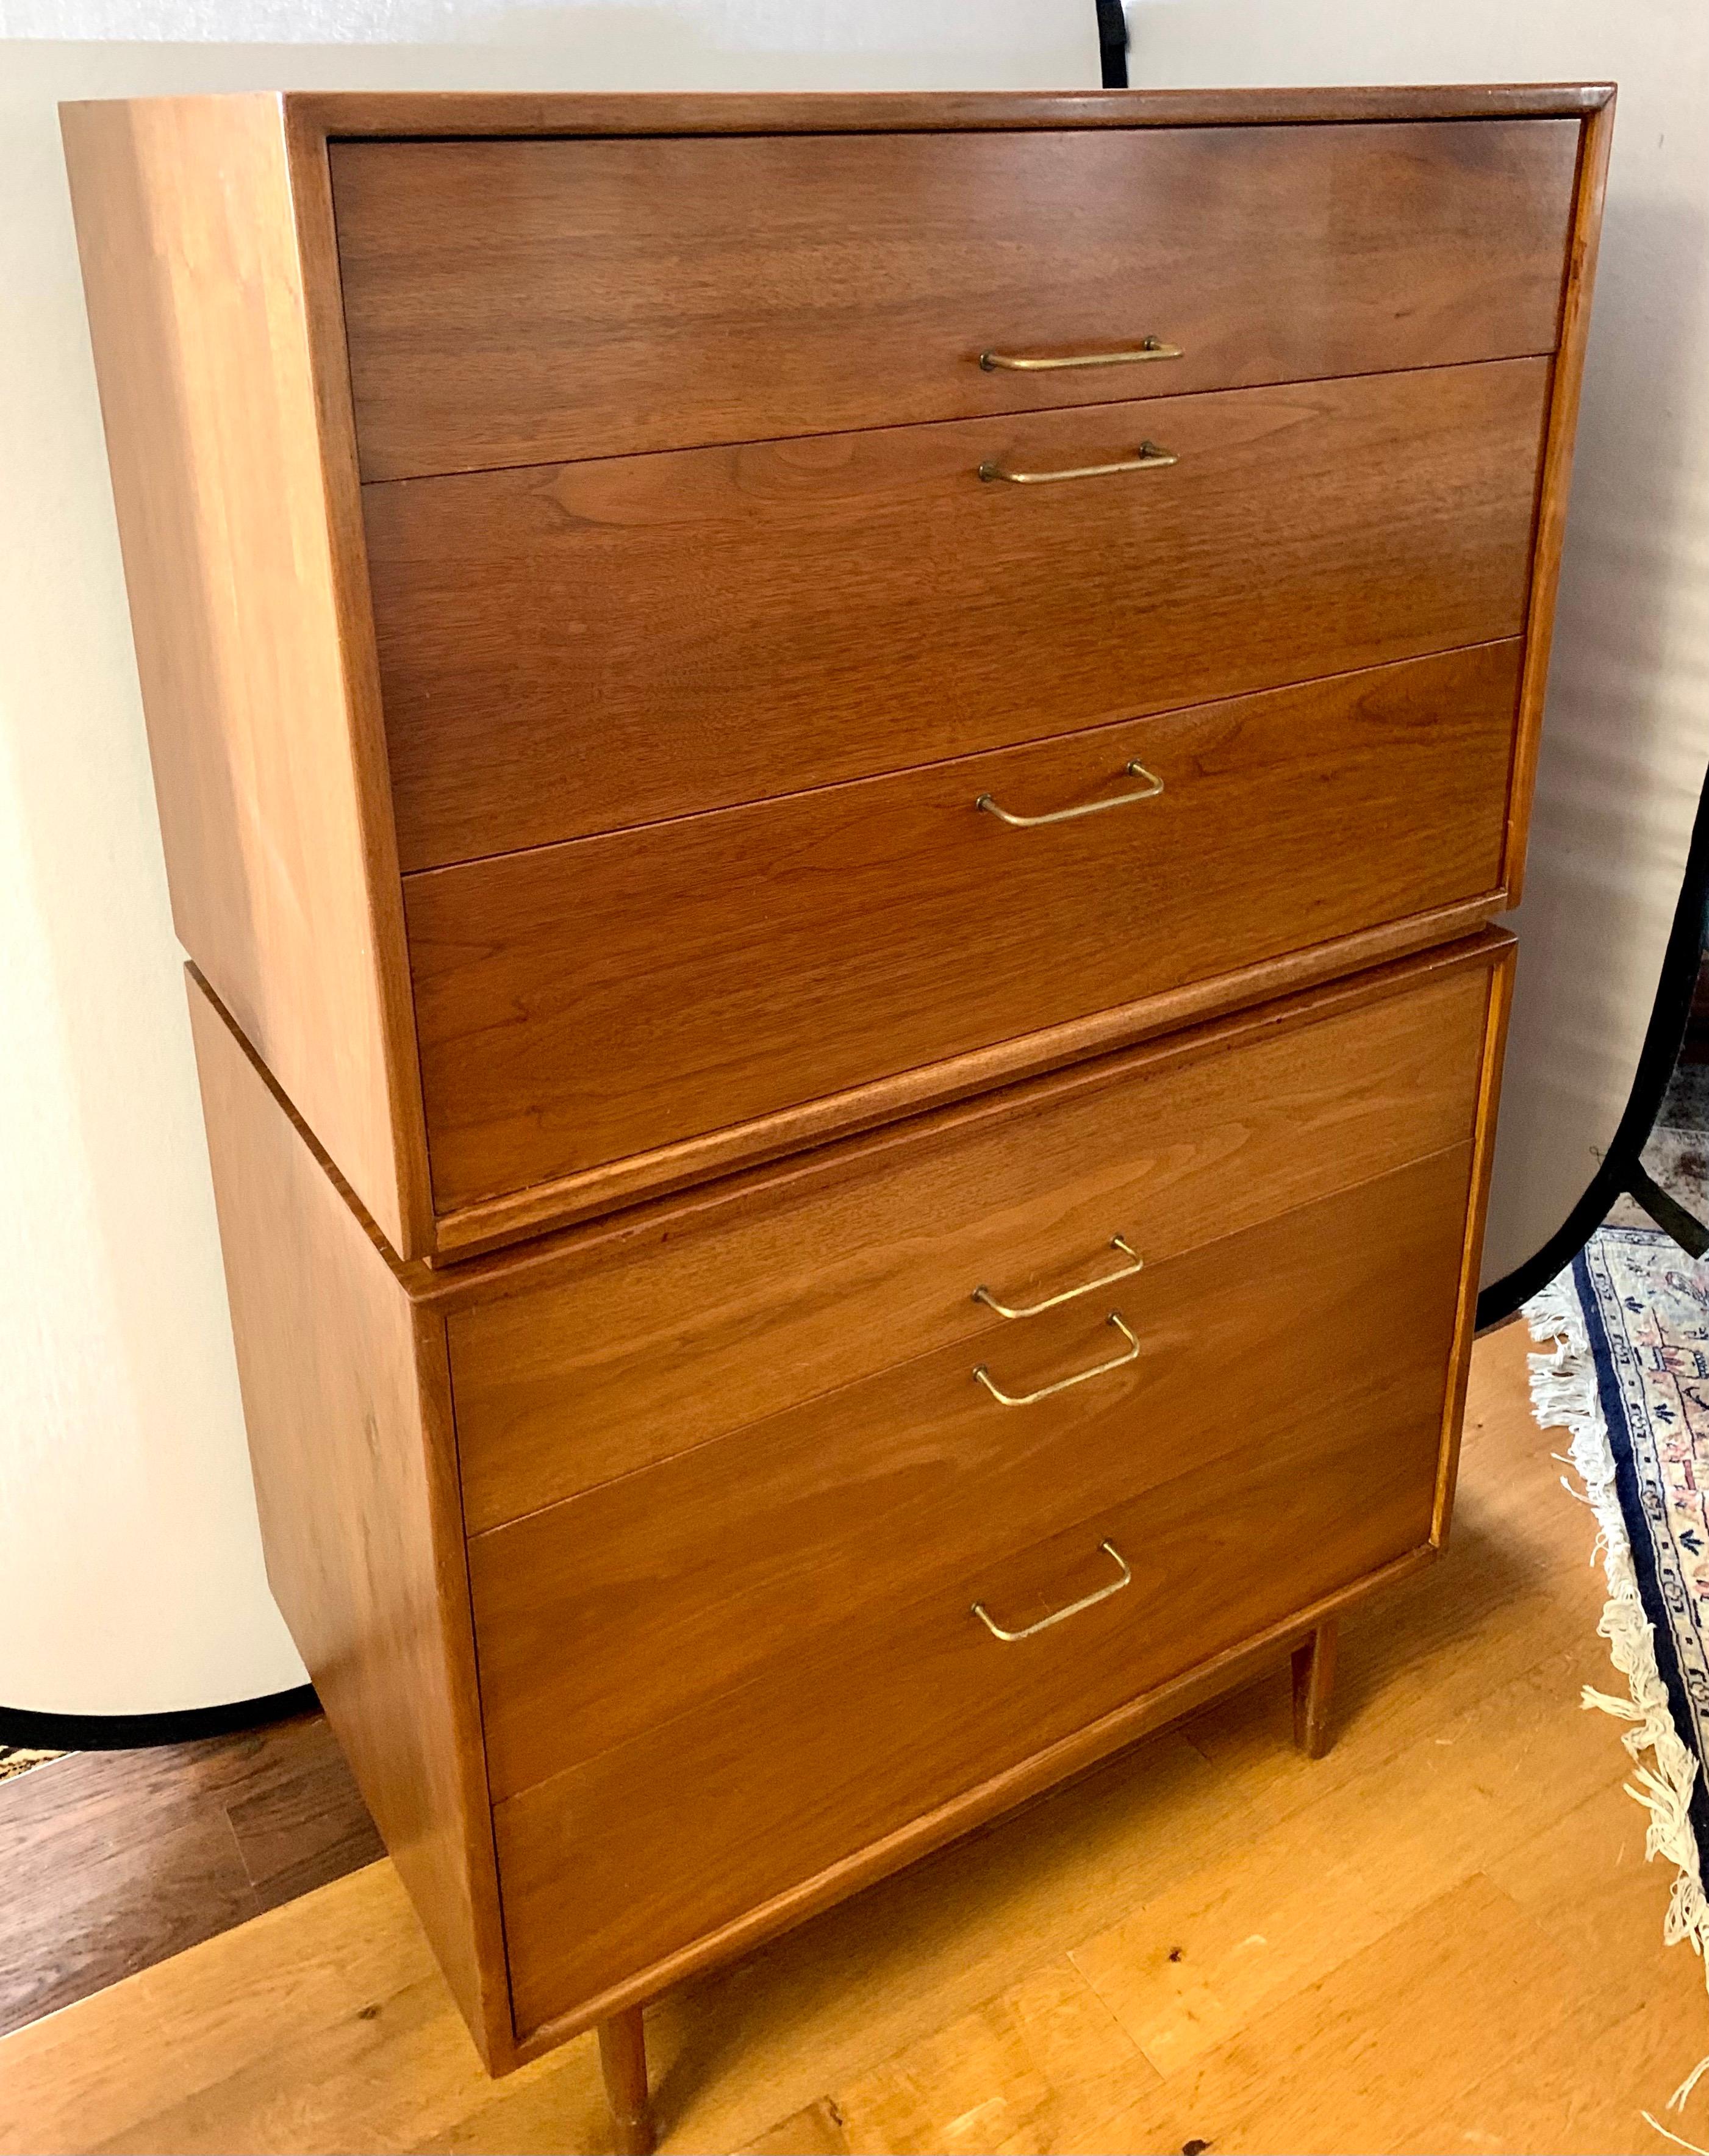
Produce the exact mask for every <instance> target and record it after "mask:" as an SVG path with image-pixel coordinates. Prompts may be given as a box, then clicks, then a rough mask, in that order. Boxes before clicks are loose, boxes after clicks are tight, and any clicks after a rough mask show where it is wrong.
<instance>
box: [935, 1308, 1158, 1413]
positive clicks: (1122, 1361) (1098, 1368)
mask: <svg viewBox="0 0 1709 2156" xmlns="http://www.w3.org/2000/svg"><path fill="white" fill-rule="evenodd" d="M1109 1322H1110V1323H1111V1325H1113V1326H1114V1327H1115V1328H1116V1331H1117V1332H1119V1333H1120V1334H1121V1337H1122V1338H1123V1339H1124V1340H1125V1341H1126V1342H1127V1353H1126V1354H1125V1355H1112V1356H1111V1358H1110V1360H1109V1361H1108V1362H1107V1363H1094V1364H1093V1365H1092V1367H1091V1369H1090V1370H1076V1371H1075V1373H1074V1375H1073V1376H1072V1377H1071V1378H1058V1379H1057V1380H1056V1382H1055V1384H1054V1385H1041V1386H1040V1387H1039V1390H1038V1391H1037V1392H1036V1393H1006V1392H1004V1391H1003V1388H1002V1387H1001V1386H1000V1385H999V1384H998V1382H997V1380H996V1379H995V1378H993V1376H992V1374H991V1373H990V1371H989V1370H988V1369H987V1368H986V1367H985V1365H984V1364H983V1363H981V1364H980V1365H979V1367H978V1369H977V1370H975V1371H974V1373H973V1375H974V1376H975V1377H976V1378H978V1380H979V1383H981V1384H982V1385H983V1387H984V1388H985V1389H986V1391H987V1392H988V1393H989V1394H990V1395H991V1397H992V1399H993V1400H995V1401H996V1403H997V1404H998V1407H1000V1408H1029V1407H1031V1405H1032V1404H1033V1402H1034V1400H1048V1399H1050V1397H1051V1395H1052V1394H1055V1393H1065V1392H1066V1391H1067V1390H1068V1389H1069V1387H1070V1385H1083V1384H1085V1383H1086V1381H1087V1379H1088V1378H1107V1377H1108V1376H1109V1374H1110V1373H1111V1371H1112V1370H1119V1369H1121V1368H1124V1366H1125V1365H1126V1364H1127V1363H1137V1361H1138V1360H1139V1340H1138V1337H1137V1335H1136V1334H1134V1333H1132V1332H1129V1331H1128V1329H1127V1327H1126V1326H1125V1325H1124V1324H1123V1323H1122V1322H1121V1312H1120V1311H1119V1310H1112V1311H1111V1312H1110V1317H1109Z"/></svg>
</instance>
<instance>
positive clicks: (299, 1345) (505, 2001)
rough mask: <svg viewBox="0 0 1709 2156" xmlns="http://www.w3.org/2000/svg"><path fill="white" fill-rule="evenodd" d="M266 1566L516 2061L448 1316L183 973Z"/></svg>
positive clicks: (398, 1855)
mask: <svg viewBox="0 0 1709 2156" xmlns="http://www.w3.org/2000/svg"><path fill="white" fill-rule="evenodd" d="M188 988H189V999H190V1015H191V1024H192V1031H193V1034H194V1036H195V1043H196V1060H197V1065H198V1071H199V1073H200V1077H201V1084H202V1095H203V1108H204V1111H205V1113H206V1116H207V1122H208V1150H209V1153H210V1156H211V1158H212V1162H213V1183H214V1194H215V1199H216V1202H217V1204H218V1213H219V1225H220V1240H221V1243H222V1246H223V1251H224V1256H225V1271H226V1280H227V1284H228V1289H229V1292H230V1296H231V1306H232V1323H233V1330H234V1334H235V1337H236V1342H237V1351H238V1369H239V1380H240V1383H241V1386H242V1390H243V1399H244V1417H245V1421H246V1423H247V1425H248V1430H249V1455H250V1460H251V1464H252V1466H253V1469H254V1478H255V1494H256V1500H257V1504H258V1507H259V1512H260V1517H261V1531H262V1540H263V1543H264V1549H265V1552H266V1559H267V1576H268V1579H269V1584H271V1586H272V1589H273V1592H274V1594H275V1598H276V1599H277V1600H278V1603H279V1605H280V1609H281V1611H282V1612H283V1614H284V1616H285V1621H286V1623H287V1624H288V1625H289V1626H290V1632H291V1636H292V1638H293V1639H294V1640H295V1642H296V1645H297V1648H298V1650H299V1651H300V1654H301V1655H302V1657H303V1660H304V1661H305V1663H306V1664H307V1666H308V1668H309V1672H310V1676H312V1677H313V1679H314V1681H315V1686H316V1691H318V1693H319V1694H320V1697H321V1704H322V1705H323V1706H324V1707H325V1708H326V1714H327V1717H328V1719H329V1720H330V1721H331V1724H332V1727H333V1728H334V1730H335V1732H336V1734H337V1737H338V1739H339V1742H340V1743H341V1745H342V1746H343V1748H344V1750H345V1752H346V1755H347V1756H348V1758H349V1759H350V1763H351V1765H352V1768H353V1769H354V1771H355V1774H356V1778H357V1783H358V1784H359V1785H360V1787H361V1789H362V1795H363V1797H364V1798H365V1799H366V1800H367V1805H368V1808H369V1809H370V1810H371V1811H372V1814H373V1815H374V1819H375V1821H376V1823H377V1825H378V1827H379V1829H380V1831H381V1833H382V1835H383V1836H384V1838H385V1841H386V1845H387V1849H388V1850H389V1851H390V1852H391V1856H392V1859H393V1862H394V1863H395V1864H396V1865H397V1866H398V1871H399V1872H400V1873H401V1874H402V1876H403V1881H404V1883H405V1885H406V1886H408V1889H409V1892H410V1894H411V1896H412V1897H413V1900H414V1902H415V1905H416V1908H417V1910H418V1912H419V1914H420V1917H421V1920H422V1923H423V1928H424V1929H425V1930H426V1932H427V1934H428V1937H429V1939H430V1941H431V1942H432V1944H433V1947H434V1952H435V1953H436V1954H437V1955H438V1957H439V1963H440V1966H441V1967H442V1968H443V1969H444V1973H445V1976H446V1979H447V1981H448V1982H449V1984H450V1987H451V1989H452V1991H453V1992H454V1994H455V1996H456V1999H457V2001H458V2004H459V2006H460V2007H461V2008H462V2010H463V2012H464V2015H465V2017H466V2018H467V2020H468V2021H469V2024H470V2030H471V2031H472V2033H473V2034H474V2036H475V2041H476V2043H477V2045H478V2046H480V2050H481V2052H482V2056H483V2057H484V2058H485V2060H486V2061H487V2064H488V2066H489V2067H490V2069H491V2070H492V2071H504V2069H505V2068H506V2067H507V2066H510V2065H511V2064H513V2063H514V2057H513V2040H512V2036H511V2022H510V2006H509V1995H508V1989H507V1986H506V1976H505V1969H504V1953H503V1945H502V1939H501V1935H500V1926H499V1917H498V1908H497V1899H496V1886H495V1876H494V1866H493V1853H492V1829H491V1817H490V1809H489V1805H488V1799H487V1793H486V1780H485V1762H484V1758H483V1755H482V1752H481V1747H480V1717H479V1708H478V1703H477V1699H476V1692H475V1659H474V1646H473V1640H472V1635H471V1631H470V1614H469V1589H468V1577H467V1571H466V1566H465V1561H464V1544H463V1532H462V1514H461V1506H460V1501H459V1496H458V1488H457V1470H456V1460H455V1447H454V1437H453V1433H452V1428H451V1421H450V1396H449V1380H448V1378H447V1376H446V1373H445V1348H444V1321H443V1319H442V1318H440V1317H439V1316H438V1315H437V1314H436V1313H435V1312H431V1311H425V1310H422V1309H420V1308H419V1307H418V1306H416V1305H415V1304H413V1302H412V1301H411V1299H410V1297H409V1296H408V1292H407V1291H406V1290H405V1288H404V1287H403V1286H402V1285H401V1284H400V1282H399V1281H398V1276H397V1275H396V1272H395V1271H394V1270H393V1266H392V1265H391V1264H390V1263H389V1262H388V1260H387V1257H386V1256H385V1255H384V1254H383V1253H382V1250H380V1249H379V1248H378V1247H377V1245H376V1244H375V1242H374V1240H373V1238H372V1235H370V1233H369V1232H368V1230H367V1229H366V1228H365V1227H364V1226H363V1224H362V1222H361V1221H360V1220H359V1219H358V1218H357V1215H356V1214H354V1213H353V1212H352V1210H351V1209H350V1207H349V1206H348V1205H347V1204H346V1202H345V1200H344V1199H343V1198H342V1197H341V1195H340V1193H338V1191H337V1189H336V1188H335V1186H334V1184H333V1183H332V1182H331V1179H330V1178H328V1177H327V1175H326V1173H325V1172H324V1170H323V1169H322V1168H321V1166H320V1164H319V1163H317V1162H316V1159H315V1158H314V1157H313V1155H312V1153H311V1152H310V1150H309V1147H307V1145H306V1144H305V1142H304V1141H303V1139H302V1138H301V1137H300V1135H299V1133H298V1132H297V1131H296V1129H295V1127H293V1125H292V1123H291V1121H290V1117H289V1116H288V1115H287V1114H286V1112H285V1110H284V1109H283V1108H282V1107H281V1106H280V1103H279V1101H277V1100H276V1099H275V1097H274V1096H273V1094H272V1093H271V1091H269V1087H268V1085H267V1082H266V1081H265V1079H264V1077H263V1075H262V1074H261V1072H260V1071H259V1070H258V1068H257V1067H256V1065H255V1064H254V1061H253V1060H252V1059H251V1057H250V1056H249V1053H248V1052H247V1050H245V1048H244V1045H243V1044H242V1042H241V1041H240V1040H239V1039H238V1038H237V1036H236V1034H234V1031H233V1030H232V1029H231V1027H230V1025H229V1024H228V1022H227V1020H226V1019H225V1018H224V1016H223V1014H222V1013H221V1012H220V1010H219V1009H218V1006H217V1005H216V1004H215V1003H214V1001H213V998H212V997H211V996H210V995H209V994H208V991H207V989H206V988H205V987H204V986H203V983H201V982H200V980H199V979H198V978H197V976H196V974H195V973H194V971H193V969H192V971H191V972H190V973H189V976H188Z"/></svg>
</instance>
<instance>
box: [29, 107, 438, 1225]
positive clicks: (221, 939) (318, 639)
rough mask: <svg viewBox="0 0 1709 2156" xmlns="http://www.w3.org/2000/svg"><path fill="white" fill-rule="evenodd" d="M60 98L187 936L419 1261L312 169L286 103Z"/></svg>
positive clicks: (399, 1027)
mask: <svg viewBox="0 0 1709 2156" xmlns="http://www.w3.org/2000/svg"><path fill="white" fill-rule="evenodd" d="M61 111H62V124H63V127H64V138H65V150H66V160H67V163H68V166H69V172H70V176H71V192H72V200H73V204H74V208H75V211H76V215H77V226H78V239H79V247H80V252H81V254H82V258H83V271H84V288H85V294H86V296H87V300H88V305H89V314H90V326H91V329H92V331H93V334H94V341H95V364H96V372H97V376H98V378H99V381H100V393H101V408H102V413H103V416H104V418H105V424H106V435H107V450H108V458H109V462H110V465H111V469H112V475H113V491H114V498H115V504H116V506H117V510H118V516H119V531H120V537H121V542H122V544H123V548H124V555H125V572H126V583H127V584H128V586H129V589H130V596H131V624H132V628H133V630H134V632H135V636H136V654H137V665H138V669H139V671H140V674H141V685H142V698H143V707H144V711H145V713H146V718H147V723H148V731H149V747H150V751H151V757H152V760H153V765H154V780H155V793H156V799H157V803H158V806H159V810H160V819H161V829H162V836H163V838H164V840H165V844H166V858H167V879H168V882H169V884H170V886H171V891H172V918H173V922H174V925H175V927H176V928H177V933H178V936H179V937H180V938H181V940H182V942H183V943H184V945H185V947H186V948H187V950H188V951H189V952H191V953H192V956H193V957H194V958H195V959H196V962H197V963H198V965H199V966H200V967H201V968H202V969H203V972H204V973H205V974H206V975H207V977H208V979H209V980H210V981H211V982H212V983H213V984H214V986H215V988H216V990H217V992H218V994H219V996H220V998H221V999H222V1001H223V1003H224V1004H225V1005H226V1007H227V1008H228V1009H230V1010H231V1011H233V1012H234V1014H235V1015H236V1016H237V1019H238V1020H239V1024H241V1025H242V1027H243V1028H244V1032H245V1033H246V1034H248V1035H249V1038H250V1039H252V1040H253V1041H254V1043H255V1045H256V1046H257V1047H258V1048H259V1050H260V1052H261V1053H262V1055H264V1057H265V1058H266V1060H267V1061H268V1064H269V1067H270V1068H271V1069H272V1070H274V1071H275V1074H276V1075H277V1076H278V1077H279V1080H280V1083H281V1084H282V1085H284V1086H285V1088H286V1090H287V1091H289V1093H290V1096H291V1098H292V1099H293V1100H294V1101H295V1102H296V1103H297V1104H298V1106H299V1107H300V1110H301V1111H302V1113H303V1115H304V1116H305V1117H306V1118H307V1120H308V1121H309V1122H310V1124H311V1126H312V1127H314V1129H315V1130H316V1131H317V1132H319V1133H320V1135H321V1139H322V1141H323V1142H324V1143H325V1144H326V1147H327V1148H328V1150H329V1151H330V1152H331V1153H332V1154H333V1155H334V1156H335V1157H336V1158H337V1160H338V1161H339V1162H340V1163H341V1166H342V1167H343V1169H344V1171H345V1173H346V1175H347V1176H348V1178H350V1181H351V1182H352V1184H353V1185H354V1186H355V1187H356V1188H357V1190H358V1191H360V1193H362V1201H363V1203H364V1204H365V1205H366V1206H367V1209H368V1211H369V1212H370V1213H371V1214H372V1215H373V1217H374V1218H375V1219H377V1220H378V1221H379V1222H380V1223H381V1224H382V1226H383V1227H384V1229H385V1231H386V1234H387V1236H388V1237H389V1238H390V1239H391V1240H392V1241H393V1243H394V1244H395V1245H397V1246H398V1248H400V1249H405V1250H412V1249H418V1248H419V1247H421V1243H422V1240H423V1227H424V1222H425V1207H426V1196H427V1193H426V1177H425V1168H426V1160H425V1154H424V1152H423V1148H422V1137H421V1107H420V1089H419V1086H418V1083H417V1081H416V1076H415V1064H414V1044H413V1034H412V1018H411V1012H410V1004H409V989H408V973H407V968H406V966H405V962H404V957H403V911H402V903H401V899H400V896H399V891H398V859H397V849H396V842H395V839H394V837H393V826H392V821H391V810H390V804H389V801H388V798H387V776H386V768H385V762H384V756H383V750H382V746H381V742H380V736H379V720H378V708H377V682H376V680H375V678H374V664H373V653H372V628H371V626H370V624H369V620H368V615H367V607H366V602H365V598H364V596H363V584H364V574H363V571H362V562H361V545H362V534H361V527H360V522H359V519H358V517H357V511H356V482H355V470H354V463H353V460H352V452H351V449H350V439H349V419H348V412H347V408H346V409H345V411H344V413H343V432H342V434H340V433H339V429H338V418H339V409H338V404H337V398H338V393H339V382H340V380H341V375H340V373H339V371H338V370H339V368H340V367H341V360H340V361H338V362H337V365H336V367H334V370H333V372H332V374H331V377H330V378H329V376H328V372H327V354H326V348H325V342H324V336H323V334H322V332H323V331H324V316H325V311H326V305H327V302H328V300H329V299H330V300H331V305H332V308H333V311H334V313H335V315H336V285H335V284H334V283H333V282H332V281H331V280H332V276H333V269H332V264H331V257H330V253H328V254H317V253H316V250H315V249H314V246H313V244H312V242H313V238H314V233H315V230H316V229H317V228H315V227H314V226H313V197H314V190H313V184H312V182H313V177H314V176H313V171H312V165H311V163H310V165H309V166H307V167H305V166H304V165H303V164H302V162H300V151H299V150H298V149H297V148H295V147H294V146H292V145H291V144H290V143H289V142H288V141H287V139H286V134H285V127H284V125H283V122H282V119H281V113H280V101H279V100H278V99H277V98H273V97H234V98H182V99H167V98H162V99H151V100H141V101H137V102H131V103H115V104H108V105H65V106H64V107H62V108H61ZM321 162H322V167H323V170H322V172H321V196H322V198H324V196H325V188H326V182H325V174H324V162H325V157H324V151H322V152H321ZM294 203H295V208H296V209H300V211H301V213H302V214H303V218H304V220H305V229H304V230H300V229H299V227H298V224H297V222H296V218H295V211H294ZM324 233H325V235H330V227H327V228H324ZM346 398H347V391H346ZM341 480H342V482H343V484H342V487H341ZM352 547H354V548H355V550H356V558H355V562H354V565H353V567H352V561H351V549H352Z"/></svg>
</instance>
